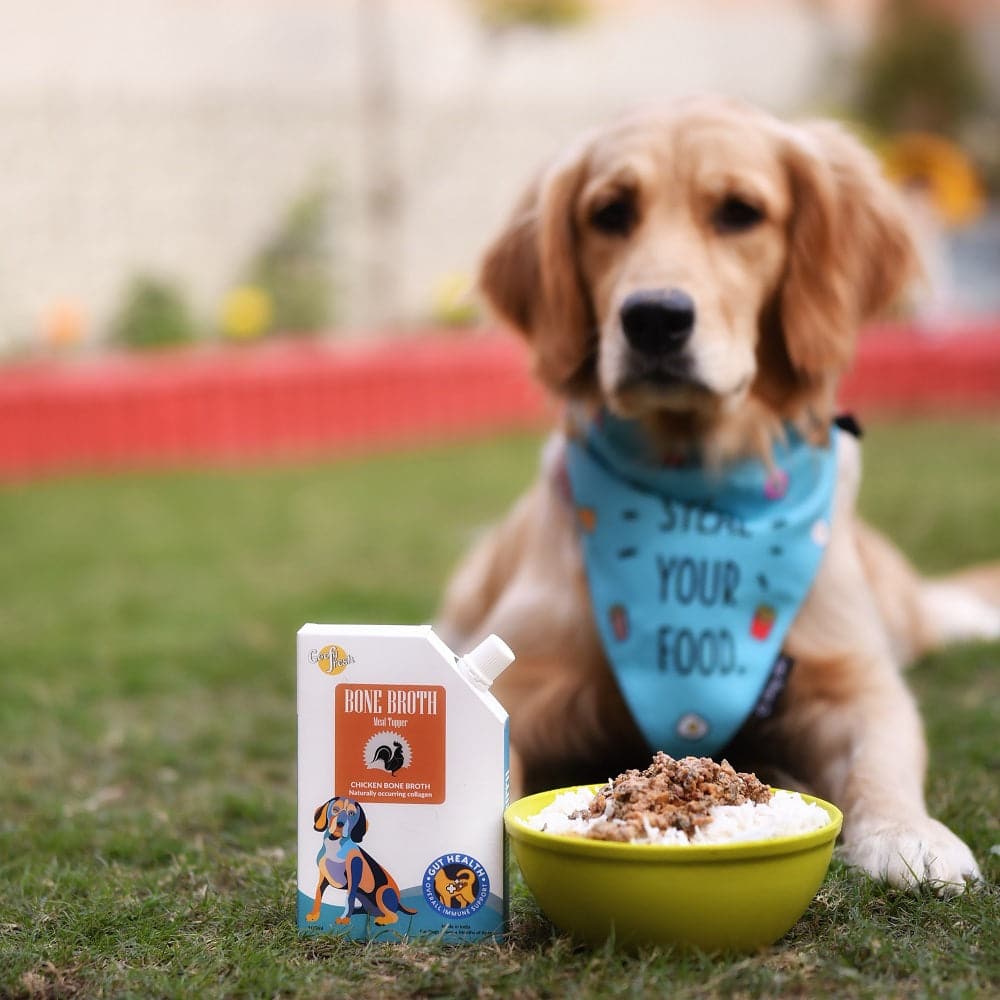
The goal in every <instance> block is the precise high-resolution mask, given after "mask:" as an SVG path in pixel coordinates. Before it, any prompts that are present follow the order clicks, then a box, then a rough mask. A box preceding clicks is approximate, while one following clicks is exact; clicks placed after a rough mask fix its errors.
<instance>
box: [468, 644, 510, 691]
mask: <svg viewBox="0 0 1000 1000" xmlns="http://www.w3.org/2000/svg"><path fill="white" fill-rule="evenodd" d="M458 662H459V664H460V665H461V667H462V669H463V670H464V671H465V673H466V675H467V676H468V678H469V680H471V681H472V683H473V684H475V685H476V687H478V688H482V689H483V690H484V691H486V690H488V689H489V687H490V685H491V684H492V683H493V682H494V681H495V680H496V679H497V678H498V677H499V676H500V675H501V674H502V673H503V672H504V671H505V670H506V669H507V668H508V667H509V666H510V665H511V664H512V663H513V662H514V654H513V653H512V652H511V649H510V646H508V645H507V643H505V642H504V641H503V639H501V638H500V636H498V635H492V634H491V635H488V636H487V637H486V638H485V639H483V641H482V642H481V643H480V644H479V645H478V646H476V648H475V649H473V650H470V651H469V652H468V653H466V654H465V656H460V657H459V658H458Z"/></svg>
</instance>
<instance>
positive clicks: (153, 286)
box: [111, 274, 197, 348]
mask: <svg viewBox="0 0 1000 1000" xmlns="http://www.w3.org/2000/svg"><path fill="white" fill-rule="evenodd" d="M196 333H197V330H196V327H195V323H194V321H193V320H192V318H191V313H190V310H189V309H188V306H187V302H186V301H185V299H184V296H183V294H182V293H181V291H180V290H179V289H178V288H177V287H176V286H174V285H172V284H171V283H169V282H167V281H164V280H163V279H161V278H157V277H154V276H152V275H148V274H142V275H138V276H136V277H135V278H133V279H132V281H131V282H130V284H129V286H128V288H127V289H126V291H125V297H124V299H123V301H122V305H121V308H120V309H119V311H118V314H117V315H116V317H115V319H114V321H113V323H112V326H111V341H112V342H113V343H115V344H117V345H119V346H121V347H128V348H147V347H170V346H173V345H176V344H187V343H190V342H191V341H192V340H194V339H195V337H196Z"/></svg>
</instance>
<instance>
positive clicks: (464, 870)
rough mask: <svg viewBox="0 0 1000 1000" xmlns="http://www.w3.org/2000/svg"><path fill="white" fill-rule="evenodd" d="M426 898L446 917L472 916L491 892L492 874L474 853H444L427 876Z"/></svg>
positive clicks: (425, 883)
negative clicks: (490, 875)
mask: <svg viewBox="0 0 1000 1000" xmlns="http://www.w3.org/2000/svg"><path fill="white" fill-rule="evenodd" d="M423 889H424V899H425V900H426V901H427V903H428V904H429V906H430V908H431V909H432V910H433V911H434V912H435V913H437V914H439V915H440V916H442V917H448V918H449V919H451V920H461V919H463V918H464V917H471V916H472V914H473V913H475V912H476V911H477V910H481V909H482V907H483V904H484V903H485V902H486V900H487V899H489V896H490V877H489V875H487V874H486V869H485V868H484V867H483V866H482V865H481V864H480V863H479V862H478V861H477V860H476V859H475V858H474V857H472V856H471V855H468V854H442V855H441V857H439V858H436V859H435V860H434V861H432V862H431V863H430V864H429V865H428V866H427V870H426V871H425V872H424V878H423Z"/></svg>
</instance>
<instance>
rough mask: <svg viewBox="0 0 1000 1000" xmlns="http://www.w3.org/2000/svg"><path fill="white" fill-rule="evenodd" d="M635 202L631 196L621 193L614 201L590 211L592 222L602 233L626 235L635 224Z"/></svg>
mask: <svg viewBox="0 0 1000 1000" xmlns="http://www.w3.org/2000/svg"><path fill="white" fill-rule="evenodd" d="M635 218H636V213H635V204H634V202H633V200H632V198H631V197H629V196H628V195H626V194H621V195H619V196H618V197H617V198H615V199H613V200H612V201H606V202H604V204H602V205H598V206H597V207H596V208H594V209H593V210H592V211H591V213H590V224H591V225H592V226H593V227H594V228H595V229H599V230H600V231H601V232H602V233H608V234H609V235H612V236H625V235H627V234H628V232H629V230H631V228H632V227H633V226H634V225H635Z"/></svg>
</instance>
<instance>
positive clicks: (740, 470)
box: [567, 413, 838, 757]
mask: <svg viewBox="0 0 1000 1000" xmlns="http://www.w3.org/2000/svg"><path fill="white" fill-rule="evenodd" d="M837 433H838V432H837V430H836V428H834V429H832V430H831V442H830V444H829V445H828V446H826V447H814V446H812V445H809V444H807V443H806V442H805V441H804V440H803V439H802V438H801V437H800V436H799V435H798V434H797V433H796V432H795V431H794V430H793V429H792V428H786V435H787V437H786V441H785V442H782V443H779V444H777V445H776V446H775V447H774V461H775V468H774V469H773V470H771V471H770V472H769V470H768V469H767V468H766V467H765V466H764V465H763V463H761V462H759V461H745V462H741V463H739V464H736V465H734V466H730V467H728V468H726V469H725V470H724V471H722V472H719V473H713V472H711V471H708V470H705V469H704V468H702V467H701V466H700V465H698V464H678V465H676V466H671V465H665V464H664V463H663V462H662V461H659V460H657V459H656V457H655V456H653V455H650V454H649V452H648V446H647V445H646V443H645V439H644V437H643V436H642V434H641V432H640V430H639V428H638V426H637V425H636V424H634V423H633V422H630V421H626V420H620V419H618V418H616V417H613V416H611V415H610V414H607V413H604V414H602V415H601V416H600V417H599V418H598V419H597V420H596V421H595V422H594V423H592V424H591V425H590V426H589V428H588V429H587V431H586V434H585V435H584V437H583V439H582V440H570V441H569V444H568V449H567V472H568V475H569V481H570V487H571V491H572V496H573V504H574V507H575V510H576V518H577V525H578V529H579V532H580V536H581V539H582V548H583V553H584V560H585V563H586V567H587V578H588V581H589V585H590V596H591V600H592V602H593V607H594V615H595V618H596V620H597V626H598V630H599V632H600V635H601V641H602V643H603V645H604V649H605V652H606V653H607V656H608V659H609V660H610V662H611V665H612V667H613V669H614V672H615V675H616V677H617V680H618V685H619V687H620V688H621V691H622V694H623V695H624V697H625V701H626V703H627V704H628V706H629V708H630V710H631V712H632V715H633V717H634V718H635V720H636V722H637V723H638V725H639V728H640V729H641V730H642V733H643V734H644V736H645V738H646V740H647V742H648V743H649V744H650V746H651V747H653V748H655V749H662V750H665V751H666V752H667V753H669V754H671V755H672V756H674V757H683V756H685V755H687V754H694V755H697V756H708V757H710V756H713V755H714V754H716V753H718V752H719V751H720V750H721V749H722V748H723V747H724V746H725V745H726V744H727V743H728V742H729V741H730V740H731V739H732V738H733V736H734V735H735V734H736V732H737V730H739V728H740V727H741V726H742V725H743V723H744V722H745V721H746V719H747V718H748V717H749V716H750V715H751V714H752V713H753V712H754V710H755V708H757V707H758V706H760V705H761V704H762V703H764V702H767V701H768V700H770V701H771V702H772V703H773V700H774V697H775V691H774V688H775V686H776V685H777V686H778V689H779V690H780V678H778V677H777V674H778V673H780V671H781V670H782V669H785V670H787V666H788V662H787V661H785V660H784V659H783V658H782V657H781V655H780V653H781V646H782V643H783V642H784V638H785V635H786V634H787V632H788V628H789V626H790V625H791V623H792V620H793V619H794V618H795V615H796V613H797V611H798V609H799V606H800V605H801V604H802V601H803V599H804V598H805V596H806V593H807V592H808V590H809V588H810V586H811V585H812V581H813V578H814V577H815V575H816V571H817V569H818V568H819V563H820V559H821V557H822V554H823V550H824V548H825V546H826V544H827V542H828V540H829V536H830V517H831V510H832V506H833V493H834V486H835V481H836V466H837V456H836V440H837ZM769 681H770V682H771V683H770V684H769ZM758 711H759V709H758Z"/></svg>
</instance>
